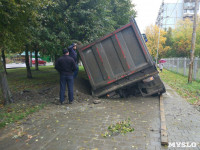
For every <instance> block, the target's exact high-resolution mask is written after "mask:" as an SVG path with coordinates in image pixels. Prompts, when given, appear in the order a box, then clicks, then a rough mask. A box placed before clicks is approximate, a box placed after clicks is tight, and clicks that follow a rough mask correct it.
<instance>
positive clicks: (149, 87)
mask: <svg viewBox="0 0 200 150" xmlns="http://www.w3.org/2000/svg"><path fill="white" fill-rule="evenodd" d="M153 78H154V80H152V81H150V82H144V81H141V82H140V83H139V84H138V88H139V90H140V92H141V94H142V96H149V95H160V94H162V93H165V92H166V90H165V86H164V84H163V82H162V81H161V79H160V77H159V75H158V74H157V75H154V76H153Z"/></svg>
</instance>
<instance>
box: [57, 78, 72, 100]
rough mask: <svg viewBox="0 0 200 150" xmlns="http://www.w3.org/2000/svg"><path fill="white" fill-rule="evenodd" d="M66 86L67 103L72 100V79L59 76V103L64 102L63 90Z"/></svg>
mask: <svg viewBox="0 0 200 150" xmlns="http://www.w3.org/2000/svg"><path fill="white" fill-rule="evenodd" d="M66 84H67V87H68V98H69V102H72V101H73V99H74V95H73V85H74V78H73V75H71V76H70V75H68V76H66V75H62V74H60V102H61V103H63V102H64V100H65V90H66Z"/></svg>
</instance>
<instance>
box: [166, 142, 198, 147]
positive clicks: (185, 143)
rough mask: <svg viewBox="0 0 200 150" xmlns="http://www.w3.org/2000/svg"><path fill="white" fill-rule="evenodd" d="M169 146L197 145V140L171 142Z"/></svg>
mask: <svg viewBox="0 0 200 150" xmlns="http://www.w3.org/2000/svg"><path fill="white" fill-rule="evenodd" d="M168 147H197V143H195V142H169V146H168Z"/></svg>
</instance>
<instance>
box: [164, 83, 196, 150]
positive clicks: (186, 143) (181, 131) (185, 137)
mask: <svg viewBox="0 0 200 150" xmlns="http://www.w3.org/2000/svg"><path fill="white" fill-rule="evenodd" d="M165 87H166V89H167V92H166V93H165V94H163V100H164V108H165V117H166V126H167V132H168V140H169V144H170V145H169V147H168V149H170V150H171V149H174V150H179V149H182V150H183V149H188V150H196V149H197V150H199V149H200V112H199V111H197V109H196V108H195V107H194V106H193V105H190V104H189V103H188V102H187V101H186V100H185V99H183V98H182V97H180V96H179V95H178V94H177V93H176V92H175V91H174V90H173V89H172V88H171V87H169V86H168V85H165ZM174 142H177V143H174ZM180 143H181V145H179V144H180ZM174 145H175V146H174Z"/></svg>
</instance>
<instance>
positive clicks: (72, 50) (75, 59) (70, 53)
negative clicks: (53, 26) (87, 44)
mask: <svg viewBox="0 0 200 150" xmlns="http://www.w3.org/2000/svg"><path fill="white" fill-rule="evenodd" d="M73 47H74V44H72V45H70V46H69V47H68V50H69V56H71V57H72V58H73V59H74V61H75V62H76V63H77V53H76V51H75V50H74V49H73Z"/></svg>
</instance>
